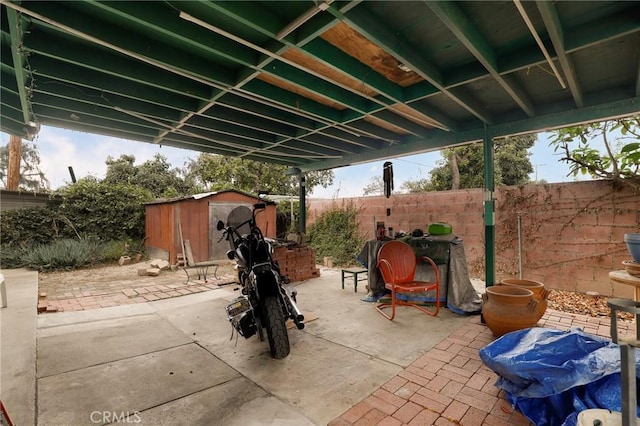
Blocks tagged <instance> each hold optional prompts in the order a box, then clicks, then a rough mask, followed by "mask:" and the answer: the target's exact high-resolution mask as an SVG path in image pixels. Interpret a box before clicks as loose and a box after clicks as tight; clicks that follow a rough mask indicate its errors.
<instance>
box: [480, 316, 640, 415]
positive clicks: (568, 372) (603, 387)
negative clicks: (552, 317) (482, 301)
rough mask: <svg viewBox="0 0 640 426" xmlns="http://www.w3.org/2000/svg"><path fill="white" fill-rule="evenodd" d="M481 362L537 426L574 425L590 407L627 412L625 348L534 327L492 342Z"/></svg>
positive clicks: (639, 367)
mask: <svg viewBox="0 0 640 426" xmlns="http://www.w3.org/2000/svg"><path fill="white" fill-rule="evenodd" d="M635 352H636V377H640V351H638V350H636V351H635ZM480 358H481V359H482V362H484V364H485V365H486V366H487V367H489V368H491V369H492V370H493V371H495V372H496V373H497V374H498V376H500V377H499V378H498V381H497V382H496V386H497V387H499V388H500V389H503V390H504V391H506V392H507V398H508V400H509V402H511V404H513V406H514V407H515V408H516V409H517V410H518V411H520V412H521V413H522V414H524V415H525V416H526V417H527V418H528V419H529V420H530V421H531V422H533V423H535V424H536V425H539V426H540V425H545V426H546V425H549V426H574V425H576V423H577V416H578V413H579V412H580V411H583V410H586V409H589V408H605V409H609V410H612V411H622V407H621V400H622V398H621V392H622V390H621V386H620V370H621V364H620V347H619V346H618V345H617V344H615V343H612V342H611V340H609V339H604V338H601V337H598V336H594V335H591V334H588V333H585V332H583V331H582V330H580V329H573V330H570V331H562V330H554V329H548V328H540V327H534V328H529V329H525V330H518V331H514V332H511V333H507V334H505V335H504V336H502V337H500V338H499V339H497V340H495V341H493V342H491V343H489V344H488V345H487V346H485V347H484V348H482V349H480ZM638 414H640V411H638Z"/></svg>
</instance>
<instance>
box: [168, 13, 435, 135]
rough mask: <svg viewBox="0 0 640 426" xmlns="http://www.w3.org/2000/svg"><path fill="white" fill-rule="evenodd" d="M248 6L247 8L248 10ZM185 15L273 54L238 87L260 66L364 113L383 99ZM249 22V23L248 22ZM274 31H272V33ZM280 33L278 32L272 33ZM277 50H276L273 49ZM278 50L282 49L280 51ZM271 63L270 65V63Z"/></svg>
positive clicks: (244, 78)
mask: <svg viewBox="0 0 640 426" xmlns="http://www.w3.org/2000/svg"><path fill="white" fill-rule="evenodd" d="M215 5H216V6H218V7H220V8H222V9H224V10H226V9H225V8H223V7H222V6H220V5H219V4H215ZM246 9H247V8H244V10H246ZM180 16H181V17H184V19H185V20H187V21H189V22H193V23H195V24H197V25H200V26H202V27H204V28H207V29H209V30H210V31H211V32H213V33H215V34H220V35H224V36H225V37H229V38H230V39H232V40H234V41H236V42H237V43H240V44H242V45H244V46H247V47H249V48H252V49H254V50H256V51H257V52H260V53H262V54H263V55H265V56H267V57H270V58H271V59H273V61H267V60H266V59H265V60H263V61H262V62H261V64H260V66H259V67H255V66H250V67H249V68H251V70H245V71H243V72H242V73H241V74H240V76H239V79H238V80H239V83H238V84H237V85H236V87H240V86H245V85H246V84H247V83H248V82H249V81H251V79H252V78H254V77H256V76H257V74H256V73H255V72H254V71H253V69H255V68H257V70H259V71H262V72H263V73H265V74H268V75H273V76H275V77H278V78H281V79H284V80H286V81H287V82H288V83H289V84H292V85H295V86H297V87H299V88H301V89H303V90H306V91H309V92H312V93H314V94H316V95H318V96H321V97H323V98H326V99H328V100H331V101H333V102H336V103H338V104H340V105H342V106H345V107H348V108H351V109H353V110H355V111H357V112H359V113H360V114H362V115H365V114H367V111H366V100H369V101H370V102H373V103H382V102H381V101H379V100H378V99H376V98H375V97H373V96H369V95H367V94H366V93H363V92H362V91H361V90H359V89H356V88H353V87H350V86H349V85H345V84H343V83H341V82H339V81H336V80H333V79H331V78H329V77H327V76H325V75H323V74H321V73H318V72H316V71H314V70H312V69H310V68H307V67H305V66H303V65H301V64H298V63H296V62H294V61H291V60H288V59H287V58H285V57H283V56H281V55H280V54H279V52H282V51H283V50H284V49H283V48H282V47H280V46H278V45H277V43H275V44H274V46H272V47H271V49H266V48H263V47H262V46H258V45H256V44H254V43H252V42H250V41H248V40H245V39H242V38H241V37H238V36H236V35H234V34H231V33H229V32H228V31H225V30H223V29H221V28H219V27H217V26H215V25H212V24H209V23H207V22H205V21H203V20H201V19H198V18H195V17H193V16H190V15H187V14H181V15H180ZM232 17H233V18H234V19H239V18H238V17H237V15H236V14H233V15H232ZM242 22H243V23H245V24H247V22H251V21H248V20H246V19H243V20H242ZM247 25H248V24H247ZM251 28H253V29H257V30H262V28H261V27H260V25H258V24H256V23H255V22H251ZM270 35H271V34H270ZM272 36H274V37H275V36H277V35H272ZM271 50H273V51H271ZM276 52H278V53H276ZM267 64H268V65H269V66H268V67H267V66H266V65H267ZM382 104H383V105H386V106H388V103H387V104H385V103H382ZM389 124H392V125H394V126H396V127H400V128H402V125H401V124H400V123H399V122H390V123H389ZM429 125H431V126H433V125H440V126H442V125H441V124H439V123H433V122H432V123H429ZM404 130H405V131H406V132H407V133H410V132H411V131H410V130H409V129H404Z"/></svg>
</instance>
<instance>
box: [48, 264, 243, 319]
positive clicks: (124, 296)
mask: <svg viewBox="0 0 640 426" xmlns="http://www.w3.org/2000/svg"><path fill="white" fill-rule="evenodd" d="M147 267H148V265H147V264H145V263H140V264H133V265H127V266H123V267H119V266H114V267H108V268H97V269H84V270H77V271H71V272H57V273H50V274H39V283H38V291H39V296H40V297H39V301H38V302H39V303H38V311H39V312H46V313H52V312H69V311H82V310H87V309H97V308H107V307H110V306H118V305H126V304H131V303H143V302H152V301H154V300H160V299H167V298H170V297H178V296H182V295H186V294H192V293H200V292H203V291H209V290H213V289H216V288H219V287H220V286H222V285H227V284H231V283H233V282H234V281H235V278H234V274H233V271H232V269H231V268H230V267H220V269H219V270H218V272H217V274H216V275H217V277H218V278H219V279H216V278H215V277H214V274H213V272H214V268H211V269H210V270H209V271H208V275H207V278H208V279H207V282H205V281H204V277H200V279H198V276H197V273H196V271H194V270H191V271H189V274H190V279H189V281H187V275H186V273H185V271H184V270H182V269H178V270H176V271H171V270H168V271H162V272H161V274H160V275H159V276H157V277H151V276H138V274H137V270H138V269H144V268H147ZM42 295H45V296H44V297H42Z"/></svg>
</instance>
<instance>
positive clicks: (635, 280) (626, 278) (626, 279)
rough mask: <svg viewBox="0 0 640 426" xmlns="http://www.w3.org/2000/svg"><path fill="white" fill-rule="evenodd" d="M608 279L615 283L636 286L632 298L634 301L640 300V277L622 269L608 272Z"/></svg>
mask: <svg viewBox="0 0 640 426" xmlns="http://www.w3.org/2000/svg"><path fill="white" fill-rule="evenodd" d="M609 279H610V280H611V281H613V282H616V283H620V284H626V285H632V286H634V287H635V288H636V293H635V298H634V300H635V301H636V302H640V277H636V276H634V275H631V274H630V273H628V272H627V271H625V270H624V269H622V270H619V271H611V272H609Z"/></svg>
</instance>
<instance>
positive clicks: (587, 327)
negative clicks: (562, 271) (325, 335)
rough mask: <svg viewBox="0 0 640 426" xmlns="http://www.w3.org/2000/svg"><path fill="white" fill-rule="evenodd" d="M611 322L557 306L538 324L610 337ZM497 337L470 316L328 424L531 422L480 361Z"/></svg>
mask: <svg viewBox="0 0 640 426" xmlns="http://www.w3.org/2000/svg"><path fill="white" fill-rule="evenodd" d="M609 325H610V321H609V318H602V319H601V318H592V317H586V316H584V315H576V314H568V313H564V312H559V311H553V310H547V312H546V313H545V315H544V316H543V317H542V319H541V320H540V322H539V323H538V326H541V327H549V328H555V329H560V330H568V329H570V328H572V327H581V328H582V329H583V330H584V331H585V332H589V333H592V334H596V335H599V336H602V337H609ZM634 330H635V324H633V323H627V322H624V323H622V322H619V332H620V334H621V335H624V334H632V333H634ZM494 339H495V337H494V336H493V335H492V334H491V331H490V330H489V329H488V328H487V327H486V326H485V325H483V324H481V323H480V317H479V316H475V317H472V318H471V319H470V320H469V322H468V323H467V324H466V325H464V326H462V327H460V328H459V329H458V330H456V331H455V332H453V333H452V334H451V335H450V336H449V337H448V338H446V339H444V340H443V341H442V342H440V343H439V344H438V345H436V346H435V347H434V348H432V349H431V350H430V351H428V352H427V353H426V354H424V355H423V356H422V357H420V358H418V359H417V360H416V361H414V362H413V363H412V364H411V365H410V366H408V367H407V368H405V369H404V370H403V371H402V372H400V374H398V375H397V376H395V377H393V378H392V379H391V380H389V381H388V382H386V383H385V384H384V385H382V386H381V387H380V388H379V389H377V390H376V391H374V392H373V393H372V394H371V395H369V396H367V397H366V398H364V399H363V400H362V401H360V402H359V403H358V404H356V405H354V406H353V407H351V408H350V409H349V410H347V411H345V412H344V413H343V414H342V415H341V416H339V417H338V418H336V419H335V420H333V421H332V422H331V423H329V426H350V425H356V426H369V425H379V426H400V425H419V426H427V425H436V426H446V425H464V426H475V425H483V426H517V425H529V424H530V422H529V421H528V420H527V419H526V418H525V417H524V416H523V415H522V414H520V413H519V412H516V411H514V410H513V409H512V408H511V406H510V404H509V403H508V402H507V400H506V399H505V393H504V391H501V390H499V389H498V388H496V387H495V386H494V383H495V381H496V380H497V378H498V376H497V375H496V374H495V373H494V372H493V371H492V370H490V369H489V368H487V367H486V366H485V365H484V364H483V363H482V361H481V360H480V357H479V355H478V350H479V349H481V348H483V347H484V346H486V345H487V344H488V343H490V342H491V341H493V340H494Z"/></svg>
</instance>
